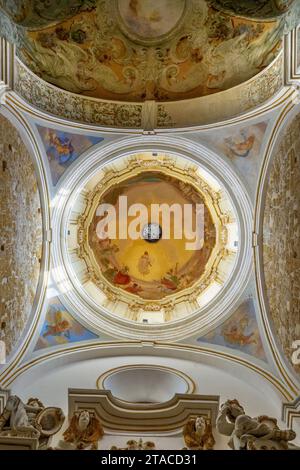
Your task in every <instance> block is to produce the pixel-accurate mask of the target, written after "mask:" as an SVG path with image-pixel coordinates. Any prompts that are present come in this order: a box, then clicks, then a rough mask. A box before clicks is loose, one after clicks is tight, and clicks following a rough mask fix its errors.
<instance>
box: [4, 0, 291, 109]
mask: <svg viewBox="0 0 300 470" xmlns="http://www.w3.org/2000/svg"><path fill="white" fill-rule="evenodd" d="M33 3H34V4H35V8H33V7H32V8H31V9H30V8H29V7H28V8H27V10H26V8H25V10H24V9H20V10H18V8H17V7H16V6H15V5H14V4H13V5H11V2H8V1H5V0H2V7H3V8H4V11H5V12H6V13H9V9H10V11H12V12H13V14H12V13H11V14H10V16H11V17H12V18H13V19H14V20H15V21H16V22H18V23H20V24H22V25H24V26H26V28H24V27H23V26H19V25H18V26H12V25H8V23H7V22H8V17H6V20H7V21H6V20H5V18H4V17H2V20H1V21H2V25H1V26H2V29H3V31H4V32H5V33H6V35H7V36H14V37H13V38H12V40H14V42H16V43H17V45H18V55H19V57H20V58H21V60H22V61H23V62H24V63H25V64H26V65H27V66H28V67H29V68H30V69H31V70H32V71H33V72H35V73H36V74H37V75H38V76H40V77H41V78H43V79H44V80H46V81H48V82H50V83H52V84H54V85H56V86H58V87H60V88H62V89H65V90H68V91H71V92H74V93H78V94H83V95H87V96H91V97H96V98H103V99H110V100H120V101H135V102H141V101H145V100H156V101H174V100H181V99H189V98H194V97H199V96H205V95H209V94H213V93H217V92H220V91H223V90H226V89H229V88H232V87H234V86H235V85H238V84H240V83H243V82H245V81H246V80H248V79H250V78H251V77H253V76H255V75H256V74H257V73H259V72H260V71H261V70H263V69H264V68H265V67H266V66H267V65H269V64H270V63H271V62H272V60H273V59H274V58H275V57H276V56H277V54H278V52H279V50H280V49H281V45H282V36H283V30H284V26H285V16H284V14H283V13H284V11H285V10H284V8H282V5H281V4H282V3H283V2H275V3H276V5H275V3H274V2H266V1H264V2H260V3H262V12H261V15H262V17H263V20H261V19H259V20H256V19H253V18H251V12H252V9H253V8H252V9H251V8H246V6H245V5H243V6H241V8H240V9H238V11H236V10H237V8H233V7H232V5H231V4H233V2H218V1H215V2H214V1H206V0H190V1H188V2H187V1H184V0H176V1H174V0H172V1H170V0H163V1H160V2H156V3H155V4H154V3H153V2H151V1H149V0H114V1H107V0H90V1H88V2H83V1H81V2H80V1H77V2H73V4H72V2H66V1H65V2H62V1H61V2H56V4H57V5H56V9H55V8H54V9H52V8H51V15H52V16H51V15H50V14H49V12H48V10H46V9H45V5H44V2H33ZM247 3H248V4H249V2H247ZM256 3H257V2H255V4H256ZM285 3H287V2H285ZM228 4H230V5H228ZM0 5H1V3H0ZM72 5H73V6H72ZM274 5H275V6H276V8H275V7H274ZM224 9H225V12H224V11H223V10H224ZM270 9H271V10H270ZM26 11H27V14H26ZM270 11H273V12H274V14H272V15H271V14H270V15H268V14H266V12H270ZM55 12H56V16H55V15H54V13H55ZM241 12H242V13H245V17H242V16H239V15H240V14H241ZM280 14H281V16H280ZM49 15H50V16H51V17H50V16H49ZM247 15H248V16H249V17H247Z"/></svg>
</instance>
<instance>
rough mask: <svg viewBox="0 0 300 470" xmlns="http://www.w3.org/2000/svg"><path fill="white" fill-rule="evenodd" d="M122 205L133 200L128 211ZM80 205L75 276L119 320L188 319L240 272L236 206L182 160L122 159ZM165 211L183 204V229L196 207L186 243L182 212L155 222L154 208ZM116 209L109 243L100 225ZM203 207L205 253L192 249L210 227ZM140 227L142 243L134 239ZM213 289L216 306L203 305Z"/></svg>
mask: <svg viewBox="0 0 300 470" xmlns="http://www.w3.org/2000/svg"><path fill="white" fill-rule="evenodd" d="M203 175H204V176H203ZM121 198H123V199H124V198H125V199H126V211H125V212H123V211H122V210H121V209H122V207H123V206H121V204H123V202H122V203H121ZM76 201H77V202H75V203H72V210H71V213H70V214H69V222H68V232H69V237H68V247H67V250H68V252H69V262H70V267H72V270H73V274H72V275H71V277H73V276H75V277H76V278H77V279H78V281H79V282H80V284H81V286H82V287H83V289H84V291H85V292H87V293H88V295H89V296H90V297H92V298H93V300H94V301H95V302H96V303H97V304H98V305H99V306H102V307H105V308H107V309H108V310H109V311H110V312H111V313H114V314H117V315H119V316H123V317H124V316H125V317H126V316H127V317H128V315H129V316H130V319H131V320H136V321H143V320H144V318H145V316H146V317H147V315H149V312H152V313H151V315H150V316H151V320H153V321H158V322H161V321H162V322H165V321H169V320H172V319H173V315H174V311H175V310H176V309H177V314H179V313H180V315H181V316H185V315H187V314H189V313H191V312H192V311H195V310H196V309H197V308H199V306H201V305H204V304H205V303H206V302H207V301H209V296H211V295H212V296H214V295H216V294H217V293H218V292H219V291H220V289H221V288H222V286H223V285H224V283H225V282H226V281H227V279H228V277H229V275H230V273H231V271H232V269H233V266H234V264H235V260H236V254H237V243H238V242H237V240H238V229H237V222H236V218H235V214H234V211H233V209H232V206H231V205H230V203H229V202H228V201H227V202H224V201H226V194H225V193H224V192H223V191H221V187H220V185H219V184H218V183H217V182H216V180H215V179H214V178H213V177H209V176H208V174H207V173H206V172H205V171H204V170H201V171H200V169H199V167H198V166H197V165H195V164H192V163H189V162H188V161H187V160H185V159H182V158H181V157H178V156H176V157H175V156H170V155H167V154H163V153H159V154H157V153H156V154H155V156H153V155H152V153H151V152H144V153H141V154H133V155H130V156H128V157H122V158H119V159H118V160H116V161H115V162H114V163H113V164H112V165H109V166H107V167H105V168H104V169H103V170H100V171H98V173H97V174H96V175H95V176H94V177H92V178H91V179H90V181H89V182H88V183H86V184H85V186H84V188H83V189H82V190H81V192H80V195H78V196H77V200H76ZM163 204H164V205H165V206H167V207H169V208H170V207H171V208H172V207H173V208H174V206H176V205H177V209H178V208H179V210H180V211H181V215H180V217H182V220H181V222H184V220H185V210H186V207H187V206H188V207H189V209H188V210H189V211H190V212H189V214H188V219H189V220H192V224H190V226H189V227H186V226H185V225H184V223H183V234H184V236H183V237H182V235H180V237H178V238H177V235H176V233H177V232H176V228H175V227H174V225H175V220H178V219H176V217H177V216H178V213H177V214H176V216H175V215H174V212H170V213H169V215H168V218H167V219H165V218H164V217H165V216H164V215H162V213H161V212H159V213H158V217H157V218H155V216H153V213H152V212H151V211H152V208H153V206H155V205H157V206H158V207H160V208H162V207H163V206H162V205H163ZM101 205H103V206H101ZM135 205H136V206H135ZM137 205H138V207H137ZM141 205H142V206H143V207H144V208H145V210H146V216H145V217H144V218H142V216H141V215H140V214H141V209H140V206H141ZM100 206H101V207H103V208H104V209H103V211H102V212H99V211H98V209H99V207H100ZM108 206H109V207H110V208H113V209H114V214H115V215H116V224H115V229H116V230H115V234H113V236H110V235H109V236H108V237H106V238H104V239H103V238H101V237H99V231H98V224H99V223H101V221H103V220H104V218H105V217H106V216H107V213H108V209H107V210H106V208H107V207H108ZM199 207H201V208H202V211H203V212H202V214H203V215H204V218H203V222H204V223H203V225H202V227H203V231H202V232H201V244H200V245H199V246H197V245H191V244H193V243H194V241H195V240H196V235H195V232H196V223H198V221H199V220H200V221H201V222H202V220H201V219H197V216H196V211H199ZM131 208H135V209H134V211H133V212H130V211H131ZM128 214H129V215H128ZM125 219H126V220H125ZM169 221H170V223H169ZM132 223H133V224H136V225H135V227H136V233H137V235H138V236H137V237H136V238H132V236H131V234H130V228H131V224H132ZM104 225H105V224H103V227H104ZM155 226H156V227H155ZM167 226H168V228H169V233H167V230H165V228H166V227H167ZM103 227H102V228H103ZM105 227H107V225H105ZM124 227H125V229H124ZM149 227H150V228H151V229H150V232H149ZM154 228H156V229H157V231H156V232H157V233H156V235H155V230H154V231H153V232H152V230H153V229H154ZM145 229H146V230H145ZM124 230H125V232H126V233H125V235H122V234H121V232H122V231H124ZM105 231H107V228H106V229H105ZM149 234H150V235H149ZM153 234H154V235H153ZM199 238H200V237H199ZM78 269H79V271H78ZM209 289H212V291H211V293H209V296H208V300H203V299H204V297H205V295H206V293H207V292H208V291H209ZM203 294H205V295H204V297H203V299H202V295H203ZM146 312H148V313H146ZM153 312H154V313H153ZM152 314H153V316H152ZM147 318H148V317H147ZM148 319H149V318H148Z"/></svg>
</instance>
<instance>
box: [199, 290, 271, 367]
mask: <svg viewBox="0 0 300 470" xmlns="http://www.w3.org/2000/svg"><path fill="white" fill-rule="evenodd" d="M197 342H203V343H210V344H216V345H218V346H226V347H228V348H231V349H237V350H239V351H242V352H244V353H246V354H249V355H251V356H254V357H256V358H258V359H261V360H263V361H266V360H267V359H266V355H265V351H264V348H263V344H262V341H261V337H260V333H259V328H258V324H257V320H256V315H255V305H254V302H253V300H252V299H248V300H246V301H245V302H243V303H242V304H241V305H240V306H239V307H238V308H237V310H236V311H235V312H234V313H233V315H232V316H231V317H230V318H229V319H228V320H226V321H225V323H223V324H222V325H220V326H219V327H218V328H216V329H215V330H213V331H212V332H210V333H208V334H207V335H205V336H202V337H199V338H197Z"/></svg>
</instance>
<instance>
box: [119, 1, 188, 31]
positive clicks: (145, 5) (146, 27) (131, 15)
mask: <svg viewBox="0 0 300 470" xmlns="http://www.w3.org/2000/svg"><path fill="white" fill-rule="evenodd" d="M185 3H186V2H185V0H160V1H159V2H153V0H118V1H117V4H118V11H119V14H120V17H121V19H122V21H123V23H124V25H125V27H126V29H127V30H128V32H129V33H130V34H133V35H136V36H137V37H140V38H141V39H143V40H147V39H158V38H160V37H161V36H164V35H166V34H168V33H169V32H170V31H172V29H173V28H174V27H175V26H176V25H177V24H178V22H179V21H180V19H181V18H182V16H183V13H184V10H185Z"/></svg>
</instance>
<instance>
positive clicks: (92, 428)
mask: <svg viewBox="0 0 300 470" xmlns="http://www.w3.org/2000/svg"><path fill="white" fill-rule="evenodd" d="M103 435H104V431H103V428H102V426H101V424H100V421H99V419H98V418H97V417H96V416H95V413H93V412H91V411H88V410H83V411H79V412H75V413H74V415H73V416H72V418H71V422H70V425H69V427H68V429H67V430H66V431H65V432H64V441H65V442H66V443H69V444H71V445H70V449H72V450H75V449H77V450H80V449H87V450H88V449H89V450H96V449H98V441H99V440H100V439H101V438H102V437H103ZM64 447H65V446H64Z"/></svg>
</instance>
